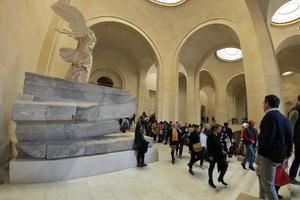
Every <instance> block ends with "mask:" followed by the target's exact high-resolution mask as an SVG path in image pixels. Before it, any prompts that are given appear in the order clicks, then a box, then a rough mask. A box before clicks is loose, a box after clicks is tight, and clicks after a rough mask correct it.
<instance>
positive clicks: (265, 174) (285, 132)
mask: <svg viewBox="0 0 300 200" xmlns="http://www.w3.org/2000/svg"><path fill="white" fill-rule="evenodd" d="M279 104H280V99H279V98H278V97H277V96H275V95H268V96H266V97H265V100H264V102H263V108H264V111H265V113H266V114H265V116H264V117H263V119H262V121H261V124H260V131H261V132H260V134H259V137H258V156H257V158H256V164H257V166H258V174H259V183H260V193H259V196H260V198H261V199H265V197H267V198H268V199H269V200H278V196H277V193H276V190H275V184H274V177H275V172H276V168H277V166H278V165H280V163H287V159H288V158H289V157H290V156H291V152H292V145H293V139H292V129H291V125H290V122H289V121H288V119H287V118H286V117H285V116H284V115H282V114H281V113H280V111H279V108H278V107H279Z"/></svg>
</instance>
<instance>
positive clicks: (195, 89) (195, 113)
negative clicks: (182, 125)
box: [186, 72, 200, 124]
mask: <svg viewBox="0 0 300 200" xmlns="http://www.w3.org/2000/svg"><path fill="white" fill-rule="evenodd" d="M186 99H187V122H188V123H197V124H198V123H199V120H200V119H199V118H200V108H199V78H198V76H197V75H195V73H192V72H188V74H187V97H186Z"/></svg>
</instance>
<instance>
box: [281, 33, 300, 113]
mask: <svg viewBox="0 0 300 200" xmlns="http://www.w3.org/2000/svg"><path fill="white" fill-rule="evenodd" d="M299 40H300V35H294V36H291V37H289V38H286V39H285V40H284V41H283V42H282V43H281V44H280V45H279V46H278V49H277V50H276V52H277V61H278V66H279V71H280V73H281V90H282V94H283V99H284V101H283V104H284V105H285V110H284V112H285V114H287V113H288V112H289V110H290V109H291V108H292V107H293V106H294V105H295V104H296V103H297V97H298V95H299V94H300V86H299V85H300V57H299V55H300V42H299ZM296 41H297V42H296Z"/></svg>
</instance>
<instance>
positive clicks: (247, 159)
mask: <svg viewBox="0 0 300 200" xmlns="http://www.w3.org/2000/svg"><path fill="white" fill-rule="evenodd" d="M254 151H255V150H254V147H253V144H248V145H247V154H246V156H245V158H244V160H243V162H242V164H243V165H246V163H247V162H249V167H253V162H254V156H255V153H254Z"/></svg>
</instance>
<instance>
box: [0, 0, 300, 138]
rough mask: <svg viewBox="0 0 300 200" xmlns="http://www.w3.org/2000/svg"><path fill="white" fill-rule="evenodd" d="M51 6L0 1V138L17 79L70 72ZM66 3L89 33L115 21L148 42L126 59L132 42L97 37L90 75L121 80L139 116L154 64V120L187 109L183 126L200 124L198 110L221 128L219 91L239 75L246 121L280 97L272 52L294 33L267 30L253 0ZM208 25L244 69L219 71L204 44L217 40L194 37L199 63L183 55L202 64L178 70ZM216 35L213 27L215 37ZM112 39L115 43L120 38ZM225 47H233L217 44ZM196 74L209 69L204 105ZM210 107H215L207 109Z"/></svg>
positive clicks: (65, 40)
mask: <svg viewBox="0 0 300 200" xmlns="http://www.w3.org/2000/svg"><path fill="white" fill-rule="evenodd" d="M54 2H55V0H43V1H41V0H30V1H29V0H24V1H19V2H18V3H15V2H14V1H11V0H3V1H1V5H0V11H1V12H0V22H1V23H0V33H1V38H0V41H1V45H2V50H1V54H0V57H1V58H0V65H1V66H0V70H1V71H0V76H1V77H0V78H1V84H0V94H1V98H0V127H1V129H0V131H1V134H0V138H1V137H3V136H4V135H5V134H6V133H8V132H10V133H12V132H13V129H12V128H11V127H13V126H12V124H13V123H12V122H11V121H10V120H9V119H10V110H11V105H12V102H13V101H14V99H15V97H16V94H17V93H20V92H21V89H22V86H23V79H24V72H25V71H32V72H38V73H41V74H46V75H51V76H57V77H64V75H65V72H66V71H67V69H68V67H69V64H66V63H64V62H63V61H62V59H61V58H60V57H59V55H58V51H59V49H60V48H61V47H76V41H75V40H74V39H72V38H69V37H67V36H65V35H61V34H58V33H55V32H54V31H53V29H54V28H57V27H67V23H62V22H61V20H59V18H58V17H54V16H53V12H52V11H51V9H50V5H51V3H54ZM276 2H278V1H277V0H276ZM70 3H71V4H72V5H75V6H76V7H78V8H79V9H80V10H81V11H82V12H83V13H84V15H85V17H86V18H87V19H89V20H88V23H89V25H93V24H95V23H101V22H105V21H115V22H118V23H121V24H125V25H126V26H130V27H131V28H132V29H134V30H136V31H137V32H138V33H139V35H138V36H136V37H137V40H140V39H142V40H145V41H147V42H148V44H145V45H144V46H137V48H135V49H132V52H126V51H125V52H124V50H123V51H122V50H121V49H119V47H124V49H125V50H126V48H125V47H130V46H135V45H136V44H135V42H136V41H135V40H128V41H125V42H124V43H122V44H115V43H117V42H115V43H114V41H111V45H110V46H107V44H106V45H105V44H103V43H102V40H101V37H99V38H98V40H99V45H100V46H99V47H100V48H97V51H96V52H94V58H95V59H94V68H95V69H96V68H101V67H110V68H113V69H114V70H116V71H118V72H119V73H120V74H121V75H120V76H121V77H123V78H121V79H122V81H123V83H124V88H126V89H129V90H130V91H131V92H132V93H133V94H134V95H136V96H137V97H138V99H139V100H140V101H139V102H138V110H139V111H143V110H146V109H147V102H148V100H147V99H148V97H149V89H147V87H146V84H145V78H146V74H147V68H149V67H150V66H151V65H153V64H154V63H153V60H154V62H155V64H156V66H157V69H158V70H157V82H158V83H159V84H158V86H157V91H156V103H155V110H156V113H157V116H158V119H159V120H173V121H174V120H177V119H178V118H179V116H183V114H182V113H183V110H184V108H186V110H187V113H186V117H185V118H186V119H187V121H190V122H196V121H199V118H200V105H201V104H202V105H204V104H205V105H206V106H207V110H208V112H209V115H211V116H215V117H216V119H217V121H218V122H220V123H222V122H223V121H225V120H226V119H227V118H228V116H227V115H226V109H227V105H226V98H227V97H226V84H227V82H228V81H229V80H230V79H231V78H232V77H233V76H235V75H236V74H239V73H242V72H244V73H245V77H246V87H247V90H248V89H249V91H248V94H247V100H248V101H249V102H250V103H249V108H250V112H249V114H250V117H251V118H253V119H254V120H260V118H261V116H262V114H263V112H262V109H261V101H258V99H262V98H263V97H264V95H266V94H267V93H269V92H272V93H275V94H278V95H280V76H279V71H278V69H277V65H276V60H275V56H274V48H275V49H280V44H281V42H282V41H283V40H284V39H285V38H287V37H289V36H291V35H294V34H299V31H298V30H297V27H296V25H292V26H289V27H284V28H278V27H276V28H275V27H271V26H269V25H267V26H266V25H265V24H264V21H263V19H262V17H261V13H260V12H259V9H258V7H257V4H256V1H254V0H245V1H241V0H230V1H220V0H211V1H207V0H190V1H187V2H186V3H184V4H182V5H181V6H178V7H163V6H159V5H156V4H153V3H151V2H150V1H148V0H130V1H127V0H109V1H108V0H97V1H96V0H85V1H83V0H71V1H70ZM211 24H223V25H225V26H227V27H230V28H229V29H231V30H232V31H231V32H232V33H230V34H236V36H237V37H238V39H239V42H240V44H234V45H237V46H241V48H242V49H243V52H244V59H243V62H237V63H224V62H220V61H219V60H217V59H216V58H215V56H214V52H215V49H214V48H216V47H214V46H210V44H211V43H212V41H214V40H216V39H218V40H219V39H220V38H217V37H219V36H220V35H214V34H210V33H209V32H208V33H206V32H205V31H204V32H203V35H204V37H199V38H198V40H203V43H202V45H200V46H201V49H204V51H205V52H204V51H203V52H202V53H203V54H201V55H199V52H198V51H194V50H195V49H197V47H195V46H192V45H191V46H190V47H189V48H190V49H189V50H190V51H189V53H188V55H190V56H191V58H193V59H195V58H197V57H199V56H203V59H202V60H199V63H198V66H196V68H193V67H192V66H189V65H188V64H186V65H185V66H183V65H182V64H181V63H180V62H181V60H180V59H181V56H182V55H181V49H182V47H183V46H184V44H185V42H186V41H187V40H188V39H189V37H190V36H191V35H192V34H193V33H195V32H196V31H197V30H200V32H201V30H202V28H203V27H206V26H208V25H211ZM219 28H220V27H219V26H217V25H216V26H215V27H214V30H219ZM296 31H298V33H296ZM269 32H270V34H271V36H272V40H271V38H270V35H269ZM228 33H229V32H228ZM228 33H226V34H228ZM112 34H116V36H118V34H119V32H114V33H112ZM195 37H196V38H197V36H195ZM224 37H228V38H230V37H235V36H234V35H232V36H228V35H227V36H226V35H224ZM203 38H204V39H203ZM222 38H223V37H222ZM222 38H221V39H222ZM101 45H102V46H101ZM226 45H232V44H222V46H226ZM112 47H115V48H112ZM149 48H150V49H152V51H153V52H152V53H153V55H154V58H152V57H151V58H149V57H147V56H143V55H141V54H140V51H142V50H144V49H149ZM118 50H120V51H118ZM127 50H128V49H127ZM132 55H137V56H136V57H132ZM201 58H202V57H201ZM149 60H150V61H149ZM151 61H152V62H151ZM202 66H205V67H206V68H208V70H210V71H211V73H212V74H213V76H214V77H215V80H216V83H215V85H216V88H215V91H214V92H213V90H211V91H209V90H208V91H209V92H208V91H207V93H209V94H208V100H203V103H201V98H202V97H201V94H200V91H199V90H200V85H199V71H200V69H201V67H202ZM180 69H181V70H180ZM183 69H184V70H183ZM179 71H185V72H184V74H185V76H186V77H187V97H186V103H182V102H183V101H182V100H181V99H178V95H180V90H179V87H178V85H180V84H178V82H179V81H180V79H179V77H178V72H179ZM295 81H296V79H295ZM294 85H296V84H294ZM257 88H259V90H258V89H257ZM283 88H285V86H284V87H283ZM283 91H285V90H283ZM199 96H200V102H199ZM202 96H203V95H202ZM285 96H290V94H289V95H285ZM210 99H213V101H210ZM214 101H215V103H216V106H213V105H214ZM211 102H212V103H211ZM178 105H180V106H178ZM187 105H188V106H189V107H187ZM138 114H140V113H138ZM8 124H10V125H8ZM8 127H10V128H8ZM8 130H10V131H8Z"/></svg>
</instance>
